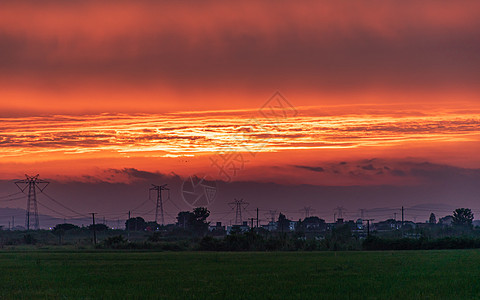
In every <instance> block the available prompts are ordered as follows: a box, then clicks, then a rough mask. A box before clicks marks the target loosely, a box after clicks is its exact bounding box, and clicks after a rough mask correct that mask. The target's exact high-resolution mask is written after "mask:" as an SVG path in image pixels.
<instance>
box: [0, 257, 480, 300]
mask: <svg viewBox="0 0 480 300" xmlns="http://www.w3.org/2000/svg"><path fill="white" fill-rule="evenodd" d="M0 268H1V272H0V285H1V289H0V290H1V291H0V298H1V299H12V298H16V299H17V298H21V299H32V298H35V299H38V298H40V299H100V298H102V299H105V298H107V299H126V298H127V299H134V298H136V299H252V298H261V299H387V298H395V299H413V298H423V299H480V284H479V282H480V251H478V250H444V251H405V252H273V253H252V252H246V253H211V252H208V253H207V252H52V251H33V252H32V251H28V252H21V251H3V252H0Z"/></svg>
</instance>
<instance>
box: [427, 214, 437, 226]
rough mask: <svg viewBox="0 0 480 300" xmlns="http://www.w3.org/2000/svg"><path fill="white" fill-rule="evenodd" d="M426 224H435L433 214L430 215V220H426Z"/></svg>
mask: <svg viewBox="0 0 480 300" xmlns="http://www.w3.org/2000/svg"><path fill="white" fill-rule="evenodd" d="M428 223H430V224H437V218H436V217H435V214H434V213H431V214H430V219H428Z"/></svg>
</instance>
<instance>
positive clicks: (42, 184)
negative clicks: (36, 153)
mask: <svg viewBox="0 0 480 300" xmlns="http://www.w3.org/2000/svg"><path fill="white" fill-rule="evenodd" d="M38 176H39V175H38V174H37V175H35V176H28V175H27V174H25V177H26V179H24V180H18V181H15V185H16V186H17V187H18V188H19V189H20V190H21V191H22V192H24V191H25V190H26V189H27V187H28V200H27V209H26V216H25V227H27V230H30V224H31V220H30V219H31V217H32V216H31V215H32V214H33V220H34V221H33V226H34V228H35V229H38V228H39V222H38V207H37V189H38V190H40V192H43V190H44V189H45V188H46V187H47V185H48V184H49V182H48V181H45V180H41V179H38Z"/></svg>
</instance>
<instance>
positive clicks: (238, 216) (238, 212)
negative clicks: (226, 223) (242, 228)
mask: <svg viewBox="0 0 480 300" xmlns="http://www.w3.org/2000/svg"><path fill="white" fill-rule="evenodd" d="M248 204H249V203H248V202H245V201H243V198H242V199H237V198H235V199H234V201H233V202H230V203H228V205H230V206H231V208H232V209H235V225H242V209H245V208H247V206H248Z"/></svg>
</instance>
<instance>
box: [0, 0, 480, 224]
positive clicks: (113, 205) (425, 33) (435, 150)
mask: <svg viewBox="0 0 480 300" xmlns="http://www.w3.org/2000/svg"><path fill="white" fill-rule="evenodd" d="M479 10H480V3H478V2H476V1H466V0H462V1H455V2H452V1H421V2H420V1H334V2H333V1H303V0H302V1H295V2H292V1H264V0H262V1H241V2H235V3H234V2H225V1H202V2H199V1H188V0H187V1H175V2H171V1H146V0H141V1H123V0H121V1H88V0H85V1H77V0H73V1H68V2H67V1H60V0H47V1H42V2H41V3H39V2H37V1H22V2H18V1H2V0H0V149H1V151H0V207H3V208H6V207H9V208H24V207H25V203H26V200H25V197H23V198H20V199H17V200H11V199H14V198H15V197H17V195H15V196H12V197H14V198H12V197H11V196H9V195H10V194H13V193H16V192H18V189H16V187H15V185H14V184H13V181H15V180H17V179H23V178H24V176H25V175H24V174H28V175H36V174H40V178H42V179H45V180H49V181H50V182H51V184H50V185H49V186H48V188H47V189H46V190H45V192H47V191H48V195H49V196H50V197H51V198H53V199H54V200H55V201H57V202H60V203H61V204H62V205H64V206H61V205H59V204H58V203H57V202H54V201H52V200H51V199H50V198H48V197H46V196H45V198H44V199H42V198H39V199H38V201H39V203H41V205H40V207H39V211H40V212H41V213H43V214H46V215H51V216H54V217H57V218H60V219H61V218H62V217H64V218H65V217H69V218H73V217H75V216H76V217H79V216H81V215H84V214H86V213H88V212H92V211H96V212H99V213H100V214H103V215H105V216H107V217H109V218H112V220H113V219H114V217H115V216H118V217H119V216H125V215H126V212H127V211H128V210H133V208H136V207H137V206H138V205H140V204H142V203H144V204H142V206H141V208H140V209H138V211H137V212H138V214H139V215H143V216H145V218H147V219H151V218H152V217H154V216H153V215H152V208H153V209H154V203H153V201H152V200H151V199H150V200H149V199H148V193H149V192H148V190H149V188H150V187H151V184H164V183H168V184H169V186H170V192H171V198H170V200H169V201H170V204H167V203H166V207H165V209H166V213H168V214H169V216H166V217H165V218H166V220H167V222H173V221H174V217H175V215H176V214H177V213H178V211H179V210H186V209H191V208H192V207H194V206H195V205H192V203H191V201H190V200H188V199H184V198H185V192H187V194H188V189H189V188H193V185H195V184H196V183H197V182H196V181H197V179H199V180H200V183H201V184H203V183H205V182H210V183H212V182H213V183H214V190H215V192H212V193H213V194H212V195H210V196H211V197H212V199H213V200H212V201H210V203H203V204H204V205H207V206H208V207H209V208H210V210H211V211H212V221H215V220H218V219H221V220H222V221H224V222H227V223H228V222H232V219H234V217H235V211H233V210H232V209H231V205H229V203H231V202H232V201H234V199H235V198H237V199H240V198H243V199H244V201H246V202H248V203H249V206H248V208H247V209H246V210H245V211H244V216H243V217H244V219H246V218H247V216H248V215H247V214H251V213H254V212H255V211H254V208H257V207H259V208H260V209H261V211H262V212H261V214H262V217H264V218H267V217H266V216H267V215H269V214H270V211H273V210H276V211H277V213H278V212H280V211H283V212H285V213H286V214H287V216H289V217H291V218H292V219H298V218H300V217H302V216H305V211H306V210H305V207H310V211H311V212H312V214H316V215H319V216H321V217H323V218H325V219H327V220H328V221H331V220H330V219H332V218H333V214H334V211H336V212H337V213H338V209H336V208H338V207H343V211H344V214H345V217H346V218H352V219H354V218H357V217H359V216H361V212H360V209H363V210H364V213H363V214H364V216H365V217H367V215H365V214H366V213H365V211H369V210H370V215H368V216H369V217H375V218H379V219H381V218H387V217H392V216H393V215H394V213H398V212H399V209H400V208H401V206H406V207H409V208H412V209H413V210H410V212H411V213H410V217H411V218H418V219H419V220H423V219H427V218H428V215H429V213H430V212H431V211H434V212H436V213H437V214H439V215H440V216H443V215H447V214H449V213H450V212H451V210H452V209H454V208H456V207H470V208H473V209H474V213H475V212H477V211H478V213H480V205H477V204H476V200H478V195H479V191H480V190H479V188H478V184H477V183H476V182H478V180H479V179H480V178H479V173H480V155H479V154H478V153H480V152H479V150H480V143H479V140H480V135H479V133H480V128H479V124H480V101H479V96H480V83H479V82H480V81H479V80H480V56H479V55H478V53H480V38H479V37H480V19H479V18H478V13H477V12H478V11H479ZM201 179H205V180H206V181H202V180H201ZM192 182H193V185H192ZM189 185H190V186H189ZM200 186H202V185H200ZM165 193H166V192H165ZM20 196H22V195H20ZM151 197H153V196H151ZM151 197H150V198H151ZM164 197H167V196H166V194H165V195H164ZM2 199H3V200H2ZM165 199H166V198H165ZM145 201H146V202H145ZM207 202H208V201H207ZM198 203H200V202H198ZM198 203H196V204H198ZM415 209H417V211H416V212H415V211H414V210H415ZM72 210H73V211H72ZM313 211H315V212H316V213H313ZM255 213H256V212H255ZM407 216H408V214H407ZM249 217H251V216H249Z"/></svg>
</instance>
